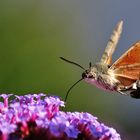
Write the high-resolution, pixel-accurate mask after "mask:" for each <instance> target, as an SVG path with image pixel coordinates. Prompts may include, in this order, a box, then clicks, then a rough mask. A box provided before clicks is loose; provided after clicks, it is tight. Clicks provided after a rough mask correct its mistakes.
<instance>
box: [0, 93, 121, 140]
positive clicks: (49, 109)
mask: <svg viewBox="0 0 140 140" xmlns="http://www.w3.org/2000/svg"><path fill="white" fill-rule="evenodd" d="M11 96H14V99H11V100H10V99H9V97H11ZM0 97H1V98H3V102H0V140H19V139H20V140H38V139H40V140H51V139H53V140H54V139H55V140H61V139H63V140H81V139H82V140H120V139H121V138H120V135H119V134H118V133H117V132H116V130H115V129H113V128H110V127H108V126H106V125H104V124H103V123H99V122H98V121H97V117H94V116H92V115H91V114H89V113H84V112H81V113H80V112H63V111H61V110H60V107H64V102H63V101H61V100H60V99H59V98H58V97H56V96H50V97H49V96H46V95H45V94H43V93H41V94H28V95H24V96H17V95H12V94H1V95H0Z"/></svg>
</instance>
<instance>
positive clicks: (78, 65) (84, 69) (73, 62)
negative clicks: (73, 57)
mask: <svg viewBox="0 0 140 140" xmlns="http://www.w3.org/2000/svg"><path fill="white" fill-rule="evenodd" d="M60 59H62V60H64V61H66V62H68V63H71V64H74V65H76V66H78V67H80V68H81V69H83V70H86V69H85V68H84V67H82V66H81V65H79V64H77V63H75V62H72V61H70V60H67V59H65V58H63V57H60Z"/></svg>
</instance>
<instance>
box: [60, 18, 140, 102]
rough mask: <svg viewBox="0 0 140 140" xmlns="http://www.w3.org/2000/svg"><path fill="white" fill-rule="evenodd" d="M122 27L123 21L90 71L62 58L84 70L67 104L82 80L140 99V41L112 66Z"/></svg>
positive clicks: (90, 67)
mask: <svg viewBox="0 0 140 140" xmlns="http://www.w3.org/2000/svg"><path fill="white" fill-rule="evenodd" d="M122 27H123V21H122V20H121V21H119V22H118V24H117V25H116V27H115V29H114V30H113V32H112V34H111V37H110V39H109V41H108V43H107V46H106V48H105V51H104V53H103V55H102V57H101V59H100V61H99V62H97V63H95V64H94V65H92V64H91V62H90V63H89V68H88V69H85V68H84V67H82V66H81V65H79V64H77V63H75V62H72V61H69V60H67V59H65V58H63V57H60V58H61V59H62V60H64V61H66V62H69V63H72V64H74V65H76V66H78V67H80V68H82V69H83V70H84V72H83V73H82V78H81V79H80V80H78V81H77V82H76V83H75V84H74V85H72V86H71V87H70V89H69V90H68V92H67V94H66V97H65V102H66V100H67V97H68V94H69V92H70V90H71V89H72V88H73V87H74V86H75V85H76V84H77V83H79V82H80V81H82V80H85V81H86V82H88V83H90V84H93V85H96V86H97V87H99V88H101V89H103V90H106V91H111V92H118V93H120V94H123V95H130V96H131V97H133V98H140V41H138V42H136V43H135V44H134V45H132V46H131V47H130V48H129V49H128V50H127V51H126V52H125V53H124V54H123V55H122V56H121V57H120V58H119V59H118V60H116V61H115V62H114V63H113V64H112V55H113V53H114V51H115V49H116V46H117V44H118V41H119V38H120V36H121V33H122Z"/></svg>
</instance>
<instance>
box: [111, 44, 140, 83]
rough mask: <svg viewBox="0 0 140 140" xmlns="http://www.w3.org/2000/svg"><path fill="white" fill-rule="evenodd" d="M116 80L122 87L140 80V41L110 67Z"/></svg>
mask: <svg viewBox="0 0 140 140" xmlns="http://www.w3.org/2000/svg"><path fill="white" fill-rule="evenodd" d="M110 69H113V70H114V74H115V76H116V78H117V79H118V80H119V81H120V82H121V84H123V85H124V86H129V85H131V84H133V83H134V82H135V81H136V80H139V79H140V41H139V42H137V43H135V44H134V45H133V46H132V47H131V48H130V49H129V50H128V51H126V52H125V53H124V54H123V55H122V56H121V57H120V58H119V59H118V60H117V61H116V62H115V63H114V64H113V65H112V66H111V67H110Z"/></svg>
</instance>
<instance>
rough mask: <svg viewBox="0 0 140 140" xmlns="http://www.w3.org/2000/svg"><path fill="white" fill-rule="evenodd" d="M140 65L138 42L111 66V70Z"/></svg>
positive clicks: (139, 46) (139, 42)
mask: <svg viewBox="0 0 140 140" xmlns="http://www.w3.org/2000/svg"><path fill="white" fill-rule="evenodd" d="M136 63H140V41H138V42H137V43H135V44H134V45H132V47H131V48H130V49H128V51H126V52H125V53H124V54H123V55H122V56H121V57H120V58H119V59H118V60H117V61H116V62H115V63H114V64H113V65H112V66H111V69H115V68H119V67H121V66H127V65H132V64H136Z"/></svg>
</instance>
